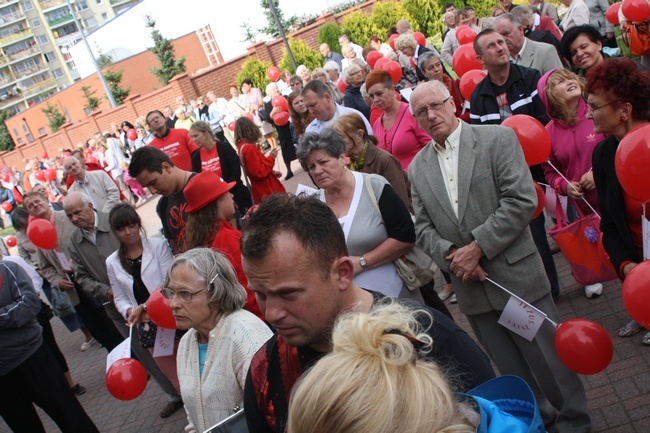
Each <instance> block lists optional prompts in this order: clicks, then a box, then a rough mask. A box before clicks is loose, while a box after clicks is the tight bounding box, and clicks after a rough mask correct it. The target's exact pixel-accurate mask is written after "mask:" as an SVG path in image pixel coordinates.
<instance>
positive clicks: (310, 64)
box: [278, 39, 323, 72]
mask: <svg viewBox="0 0 650 433" xmlns="http://www.w3.org/2000/svg"><path fill="white" fill-rule="evenodd" d="M289 47H290V48H291V52H292V53H293V58H294V59H295V60H296V65H305V66H307V68H309V70H310V71H312V70H314V69H315V68H320V67H322V66H323V56H321V55H320V52H316V51H314V50H312V49H311V48H309V45H307V43H306V42H305V41H303V40H302V39H295V40H294V39H289ZM282 52H283V53H284V54H283V55H282V61H281V62H280V64H279V65H278V67H279V68H280V69H281V70H285V69H286V70H289V71H292V72H295V70H294V69H293V65H292V64H291V59H290V58H289V54H288V53H287V49H286V48H283V50H282Z"/></svg>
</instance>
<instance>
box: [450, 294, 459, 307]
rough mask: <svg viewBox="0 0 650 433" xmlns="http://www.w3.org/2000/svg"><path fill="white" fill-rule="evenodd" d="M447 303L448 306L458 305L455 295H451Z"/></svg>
mask: <svg viewBox="0 0 650 433" xmlns="http://www.w3.org/2000/svg"><path fill="white" fill-rule="evenodd" d="M449 303H450V304H456V303H458V299H456V294H455V293H454V294H453V295H451V299H450V300H449Z"/></svg>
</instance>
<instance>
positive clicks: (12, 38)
mask: <svg viewBox="0 0 650 433" xmlns="http://www.w3.org/2000/svg"><path fill="white" fill-rule="evenodd" d="M33 35H34V33H32V31H31V30H30V29H24V30H21V31H18V32H16V33H14V34H13V35H9V36H5V37H4V38H0V46H4V45H7V44H9V43H11V42H15V41H18V40H20V39H24V38H26V37H29V36H33Z"/></svg>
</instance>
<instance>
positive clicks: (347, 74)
mask: <svg viewBox="0 0 650 433" xmlns="http://www.w3.org/2000/svg"><path fill="white" fill-rule="evenodd" d="M360 70H361V66H359V65H357V64H356V63H350V65H349V66H348V67H347V68H345V70H344V72H343V75H344V76H343V81H345V84H350V76H351V75H352V74H356V73H357V72H359V71H360Z"/></svg>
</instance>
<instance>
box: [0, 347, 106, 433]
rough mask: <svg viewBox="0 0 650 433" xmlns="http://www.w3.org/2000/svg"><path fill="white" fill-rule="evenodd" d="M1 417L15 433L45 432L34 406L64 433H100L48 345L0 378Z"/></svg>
mask: <svg viewBox="0 0 650 433" xmlns="http://www.w3.org/2000/svg"><path fill="white" fill-rule="evenodd" d="M0 395H1V396H2V397H1V398H2V404H0V415H2V418H4V420H5V422H6V423H7V425H8V426H9V428H10V429H11V430H12V431H14V432H15V433H45V429H44V428H43V423H42V422H41V420H40V418H39V417H38V413H37V412H36V409H35V408H34V403H35V404H37V405H38V406H39V407H40V408H42V409H43V410H44V411H45V413H47V414H48V415H49V416H50V418H52V420H53V421H54V422H55V423H56V425H57V426H59V428H60V429H61V431H62V432H63V433H77V432H78V433H95V432H97V433H99V430H98V429H97V427H96V426H95V424H94V423H93V422H92V420H91V419H90V417H89V416H88V414H86V411H85V410H84V408H83V407H82V406H81V403H79V401H78V400H77V398H76V397H75V395H74V394H73V393H72V390H70V387H68V382H67V381H66V380H65V377H63V371H61V368H60V367H59V364H58V363H57V362H56V361H55V360H54V358H53V357H52V354H51V353H50V350H49V349H48V347H47V345H45V344H42V345H41V347H39V349H38V350H37V351H36V352H35V353H34V354H33V355H32V356H30V357H29V358H27V359H26V360H25V361H24V362H23V363H22V364H20V365H19V366H18V367H16V368H14V369H13V370H11V371H10V372H9V373H7V374H5V375H4V376H2V377H0Z"/></svg>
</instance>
